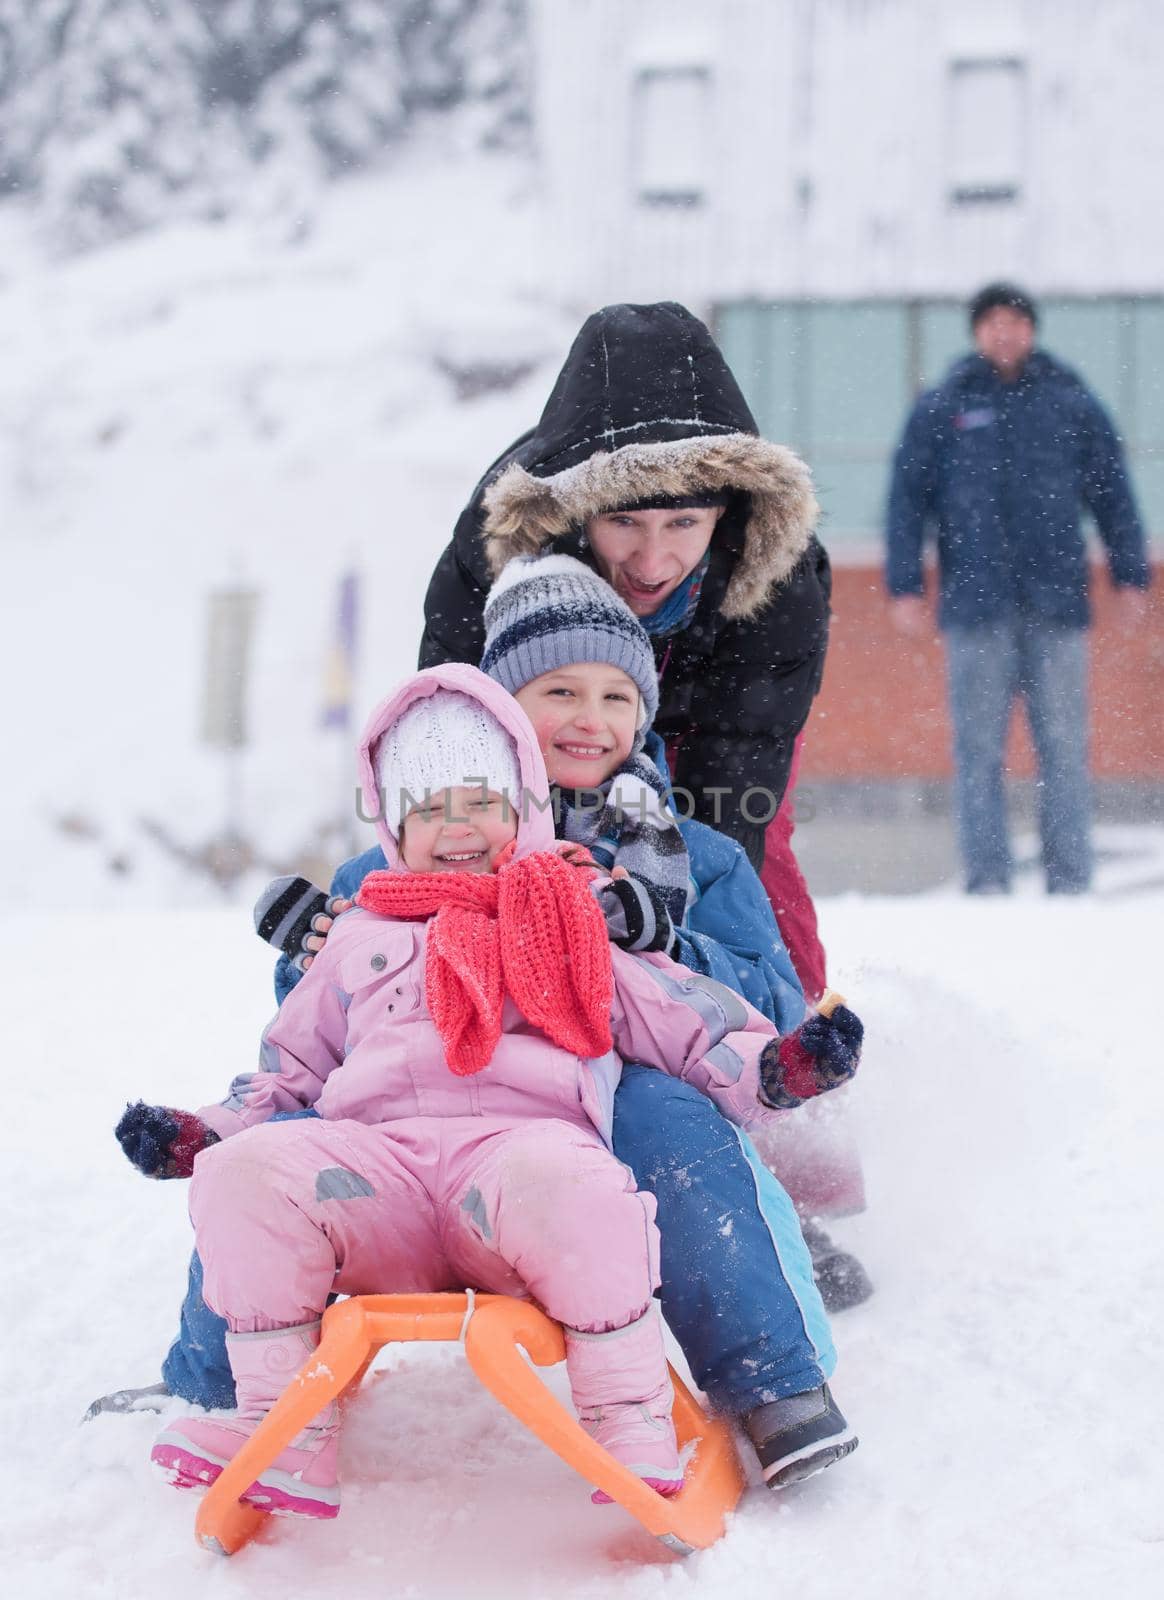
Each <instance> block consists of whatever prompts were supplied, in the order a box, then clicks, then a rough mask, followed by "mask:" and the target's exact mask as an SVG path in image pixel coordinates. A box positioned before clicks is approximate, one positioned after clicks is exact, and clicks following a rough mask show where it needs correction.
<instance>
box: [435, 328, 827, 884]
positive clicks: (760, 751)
mask: <svg viewBox="0 0 1164 1600" xmlns="http://www.w3.org/2000/svg"><path fill="white" fill-rule="evenodd" d="M724 489H727V490H729V491H731V494H730V499H729V504H728V507H727V510H726V511H725V512H724V514H723V516H722V517H721V518H720V521H719V523H718V525H717V527H716V532H715V535H714V538H713V540H712V544H711V552H710V554H711V560H710V565H709V567H708V571H707V575H706V577H705V579H704V582H703V587H702V591H701V594H700V599H699V605H698V607H697V609H696V612H695V615H694V617H693V618H692V620H691V622H690V623H689V624H688V625H687V627H686V628H684V629H683V630H681V631H680V632H677V633H674V634H671V635H670V636H668V637H665V638H658V639H655V640H654V645H655V658H656V662H657V663H658V666H659V712H658V715H657V716H656V718H655V727H656V728H657V729H658V731H659V732H660V733H661V734H662V736H663V738H664V739H665V740H667V742H668V744H669V745H670V746H671V747H672V768H673V776H674V782H675V787H676V790H677V791H679V794H678V797H677V805H678V806H679V807H680V809H685V808H686V807H687V806H689V805H690V806H691V808H692V814H693V815H694V816H696V817H698V818H699V819H700V820H701V821H703V822H707V823H710V824H711V825H712V826H713V827H717V828H719V829H720V830H721V831H722V832H724V833H727V834H729V835H730V836H732V837H733V838H735V839H737V840H739V842H740V843H741V844H742V845H743V846H744V848H745V849H746V850H747V852H748V855H749V858H750V859H751V861H752V863H753V865H754V866H756V867H757V868H758V867H759V864H760V861H761V860H762V857H763V836H764V826H765V822H766V820H767V819H768V818H769V817H770V815H771V814H772V813H773V812H774V810H775V807H776V805H777V804H778V803H779V801H780V800H781V799H782V797H783V795H784V791H785V788H786V787H787V784H788V774H789V769H790V766H791V762H792V747H793V742H794V740H795V738H796V735H797V734H798V733H799V732H800V730H801V728H802V727H803V726H804V723H805V721H806V719H807V717H808V713H809V708H810V707H811V704H812V700H813V696H814V695H815V694H816V692H817V689H818V688H819V686H820V680H821V673H822V671H823V667H824V656H825V648H826V644H827V639H828V598H829V589H830V573H829V564H828V557H827V556H826V554H825V552H824V550H823V548H822V547H821V545H820V544H819V543H818V542H817V541H816V540H815V539H814V538H813V536H812V528H813V525H814V522H815V519H816V515H817V507H816V501H815V499H814V497H813V493H812V486H811V481H810V479H809V475H808V469H807V468H806V467H805V465H804V463H803V462H802V461H800V460H799V458H798V457H797V456H795V455H794V454H793V453H792V452H791V451H789V450H786V449H785V448H783V447H782V446H780V445H775V444H771V443H769V442H768V441H767V440H764V439H761V438H759V437H758V435H757V432H756V424H755V422H754V420H753V418H752V414H751V412H750V411H749V409H748V406H747V403H746V402H745V400H744V398H743V396H742V394H741V393H740V391H739V388H738V386H737V384H736V382H735V379H734V378H733V377H732V374H731V372H730V371H729V370H728V367H727V365H726V363H725V362H724V360H723V357H722V355H721V354H720V352H719V349H718V348H717V346H716V345H715V343H714V341H713V340H712V338H711V335H710V334H709V333H708V331H707V329H706V328H705V327H704V326H703V324H702V323H701V322H699V321H698V320H697V319H696V318H695V317H693V316H692V315H691V313H690V312H689V311H686V310H685V309H684V308H683V307H682V306H678V305H672V304H663V305H653V306H608V307H607V308H606V309H605V310H603V311H599V312H596V313H595V315H594V316H592V317H591V318H589V320H588V321H587V322H586V323H585V324H584V326H583V328H582V330H581V332H580V333H579V335H578V337H577V339H576V340H575V342H574V345H573V348H572V349H571V351H570V354H569V356H568V357H567V360H566V364H565V366H564V367H563V369H562V372H561V374H560V376H559V378H558V380H557V383H556V384H555V385H554V389H553V392H552V393H551V395H550V398H549V401H548V402H547V404H546V408H545V411H544V412H543V414H542V418H541V421H540V422H539V423H538V426H537V427H536V428H535V429H533V430H531V432H529V433H527V434H525V435H523V436H522V438H520V439H519V440H518V441H517V442H516V443H515V444H514V445H512V446H511V447H510V449H509V450H507V451H506V452H505V454H504V455H503V456H501V457H500V459H499V460H498V461H496V462H494V464H493V466H492V467H490V469H489V471H488V472H487V473H486V474H485V477H484V478H483V479H482V480H481V482H480V483H479V484H478V486H477V488H476V490H475V491H474V494H473V497H472V499H471V500H470V502H469V504H468V505H467V506H466V508H465V510H464V511H463V512H462V513H461V516H460V518H459V519H458V522H457V526H456V530H455V532H454V535H453V539H452V542H451V544H450V545H449V546H448V548H447V549H446V550H445V552H444V554H443V555H442V556H441V558H440V561H439V562H438V564H437V567H436V570H435V572H434V573H433V576H432V580H431V582H430V584H429V589H428V594H427V596H426V599H425V631H424V637H423V640H422V642H421V648H420V665H421V666H422V667H427V666H433V665H435V664H437V663H438V662H442V661H472V662H476V661H478V660H480V657H481V653H482V651H483V649H484V629H483V626H482V621H481V613H482V610H483V608H484V604H485V596H486V594H487V592H488V589H489V586H490V584H491V583H492V581H493V579H494V578H495V577H496V576H497V574H498V573H499V572H500V570H501V568H502V567H503V566H504V565H505V563H506V561H508V560H509V559H511V558H512V557H513V556H516V555H522V554H529V553H534V552H537V551H540V550H546V549H553V550H556V551H560V552H564V553H566V554H569V555H574V556H577V557H578V558H579V559H580V560H583V561H586V562H588V563H589V564H590V565H591V566H593V565H594V560H593V557H592V555H591V553H590V551H589V549H588V547H587V546H586V544H585V541H584V540H583V539H582V529H583V525H584V523H585V522H586V521H587V520H588V519H589V518H590V517H593V516H595V515H597V514H598V513H600V512H602V511H608V510H611V509H613V508H614V507H616V506H622V505H627V504H631V503H634V502H636V501H645V500H649V499H650V498H651V497H652V496H668V497H674V496H682V495H683V494H693V493H707V492H718V491H722V490H724ZM682 791H687V792H688V793H689V794H690V795H691V797H692V799H691V800H690V801H688V800H687V798H686V796H685V795H684V794H683V793H682ZM749 791H753V792H749Z"/></svg>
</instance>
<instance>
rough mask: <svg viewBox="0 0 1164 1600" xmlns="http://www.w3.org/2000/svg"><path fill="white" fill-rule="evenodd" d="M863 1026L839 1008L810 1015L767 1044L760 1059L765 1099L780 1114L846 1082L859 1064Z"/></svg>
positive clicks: (835, 1007)
mask: <svg viewBox="0 0 1164 1600" xmlns="http://www.w3.org/2000/svg"><path fill="white" fill-rule="evenodd" d="M864 1037H865V1027H864V1024H863V1023H862V1021H861V1019H860V1017H858V1016H857V1015H856V1014H855V1013H854V1012H852V1011H850V1010H849V1008H848V1006H846V1005H844V1004H843V1003H836V1004H834V1005H833V1006H832V1007H831V1008H830V1010H829V1011H828V1012H825V1011H818V1012H814V1013H813V1015H812V1016H811V1017H807V1018H806V1019H805V1020H804V1021H803V1022H802V1023H801V1024H800V1026H799V1028H797V1029H796V1030H795V1031H794V1032H792V1033H790V1034H787V1035H786V1036H785V1037H784V1038H783V1039H773V1040H772V1042H771V1044H768V1045H765V1047H764V1052H763V1054H762V1055H761V1057H760V1089H761V1093H762V1095H763V1098H764V1099H765V1100H766V1101H767V1103H768V1104H769V1105H770V1106H774V1107H775V1108H776V1109H777V1110H778V1111H793V1110H795V1108H796V1107H797V1106H799V1105H803V1104H804V1102H805V1101H806V1100H812V1099H814V1098H815V1097H816V1096H817V1095H819V1094H827V1093H828V1091H829V1090H830V1089H835V1088H837V1087H838V1085H839V1084H842V1083H847V1082H848V1080H849V1079H850V1078H851V1077H852V1076H853V1074H854V1073H855V1072H856V1070H857V1063H858V1062H859V1061H860V1059H861V1042H862V1040H863V1039H864Z"/></svg>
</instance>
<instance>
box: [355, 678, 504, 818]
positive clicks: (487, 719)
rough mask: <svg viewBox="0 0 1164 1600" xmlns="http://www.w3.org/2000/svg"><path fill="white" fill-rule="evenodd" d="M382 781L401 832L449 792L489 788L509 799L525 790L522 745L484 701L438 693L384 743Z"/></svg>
mask: <svg viewBox="0 0 1164 1600" xmlns="http://www.w3.org/2000/svg"><path fill="white" fill-rule="evenodd" d="M376 781H377V783H378V784H379V786H380V790H381V793H382V794H383V796H384V799H383V806H384V818H385V820H386V822H387V823H388V826H389V827H390V828H391V829H392V832H393V833H395V834H399V832H400V823H401V819H402V818H403V817H404V815H405V814H406V813H407V812H408V811H409V810H410V809H411V808H412V807H413V806H414V805H423V803H424V802H425V800H426V798H435V796H436V795H438V794H440V793H441V792H442V791H443V790H445V789H459V788H475V787H477V786H478V785H479V784H481V783H482V782H484V785H485V787H486V788H487V789H492V790H494V791H495V792H496V793H499V794H504V795H507V796H508V797H509V801H510V803H511V805H513V806H514V808H515V809H516V808H517V806H518V804H519V797H520V792H521V769H520V767H519V765H518V759H517V746H516V745H515V744H514V742H513V740H512V739H511V738H510V736H509V734H508V733H506V731H505V729H504V728H503V727H502V726H501V724H500V723H499V722H498V721H497V719H496V717H494V716H493V715H492V713H491V712H489V711H487V710H486V709H485V707H484V706H483V705H482V704H481V703H480V701H478V700H474V699H472V698H471V697H470V696H469V695H467V694H460V693H458V691H457V690H455V689H437V690H435V691H434V692H433V693H432V694H430V695H426V696H425V697H424V699H423V700H417V701H415V702H414V703H413V704H412V705H410V706H409V708H408V710H407V711H406V712H405V713H404V714H403V716H402V717H400V719H399V720H398V721H397V722H394V723H393V725H392V727H391V728H389V730H388V732H387V733H386V734H385V735H384V737H383V738H382V739H381V740H380V744H379V748H378V749H377V751H376Z"/></svg>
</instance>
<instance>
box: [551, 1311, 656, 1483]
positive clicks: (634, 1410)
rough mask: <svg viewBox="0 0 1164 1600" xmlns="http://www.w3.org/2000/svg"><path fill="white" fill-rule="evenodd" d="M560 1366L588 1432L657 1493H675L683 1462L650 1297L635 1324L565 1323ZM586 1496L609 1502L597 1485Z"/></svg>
mask: <svg viewBox="0 0 1164 1600" xmlns="http://www.w3.org/2000/svg"><path fill="white" fill-rule="evenodd" d="M566 1370H567V1372H568V1373H569V1374H570V1387H571V1389H572V1390H573V1393H574V1404H575V1406H576V1407H577V1410H578V1420H579V1421H580V1422H581V1424H582V1426H583V1427H584V1428H585V1430H586V1432H587V1433H588V1434H589V1435H590V1437H591V1438H592V1439H593V1440H595V1442H596V1443H598V1444H600V1445H601V1446H602V1447H603V1449H604V1450H609V1451H610V1453H611V1455H612V1456H614V1458H615V1460H616V1461H621V1462H622V1464H623V1466H624V1467H629V1468H630V1470H631V1471H632V1472H634V1473H637V1474H638V1476H639V1477H640V1478H642V1479H643V1481H644V1482H645V1483H647V1484H649V1485H650V1487H651V1488H652V1489H655V1490H657V1491H658V1493H659V1494H665V1495H672V1494H678V1493H679V1490H680V1489H681V1488H682V1487H683V1468H682V1467H681V1466H680V1464H679V1446H678V1444H677V1442H676V1439H675V1424H674V1423H673V1422H672V1421H671V1404H672V1400H673V1398H674V1395H673V1391H672V1388H671V1377H670V1374H669V1373H668V1371H667V1357H666V1354H665V1352H664V1348H663V1330H662V1327H661V1326H660V1323H659V1317H658V1312H657V1310H656V1307H655V1303H654V1301H652V1302H651V1305H650V1308H649V1309H648V1310H647V1312H646V1313H645V1314H644V1315H643V1316H641V1317H640V1318H639V1319H638V1321H637V1322H632V1323H629V1324H628V1325H627V1326H626V1327H625V1328H616V1329H615V1331H614V1332H613V1333H580V1332H579V1331H578V1330H577V1329H576V1328H567V1329H566ZM590 1498H591V1500H593V1502H594V1504H595V1505H596V1506H600V1505H609V1504H610V1496H609V1495H608V1494H606V1493H604V1492H603V1490H601V1489H595V1491H594V1493H593V1494H592V1495H591V1496H590Z"/></svg>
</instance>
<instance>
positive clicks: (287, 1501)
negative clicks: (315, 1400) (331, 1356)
mask: <svg viewBox="0 0 1164 1600" xmlns="http://www.w3.org/2000/svg"><path fill="white" fill-rule="evenodd" d="M318 1343H319V1323H318V1322H307V1323H303V1324H302V1325H301V1326H299V1327H296V1328H275V1329H274V1330H272V1331H271V1332H270V1333H231V1334H227V1338H226V1348H227V1352H228V1354H229V1356H230V1366H231V1371H232V1372H233V1373H234V1379H235V1387H236V1389H237V1392H238V1407H237V1410H236V1411H235V1413H234V1415H233V1416H227V1417H201V1416H193V1417H180V1418H179V1419H178V1421H177V1422H171V1423H170V1424H169V1426H168V1427H166V1428H164V1429H163V1430H162V1432H161V1433H159V1434H158V1437H157V1438H156V1440H155V1441H154V1447H153V1449H152V1450H151V1451H150V1460H151V1461H153V1462H155V1463H156V1465H158V1466H160V1467H162V1468H163V1469H164V1471H165V1472H166V1474H167V1476H168V1477H169V1479H170V1482H171V1483H172V1484H173V1485H174V1487H175V1488H178V1489H206V1488H209V1486H210V1485H211V1484H212V1483H213V1482H214V1480H215V1479H216V1478H217V1477H218V1475H219V1473H220V1472H221V1471H222V1469H223V1467H224V1466H225V1465H226V1463H227V1462H228V1461H229V1460H231V1458H232V1457H233V1456H235V1455H237V1454H238V1452H239V1450H240V1449H241V1448H242V1446H243V1444H244V1443H245V1442H246V1440H247V1439H249V1438H250V1436H251V1434H252V1433H254V1431H255V1429H256V1428H257V1427H258V1425H259V1423H260V1422H261V1421H262V1420H263V1418H264V1417H265V1416H266V1415H267V1412H268V1411H270V1409H271V1407H272V1406H273V1405H274V1403H275V1401H276V1400H277V1399H278V1398H279V1396H280V1395H281V1394H282V1393H283V1390H284V1389H285V1388H286V1387H287V1385H288V1383H290V1381H291V1379H292V1378H293V1377H294V1375H295V1374H296V1373H297V1372H298V1371H299V1368H300V1367H301V1366H302V1365H303V1363H304V1361H305V1360H306V1359H307V1357H308V1356H309V1355H310V1354H311V1352H312V1351H313V1350H314V1349H315V1347H316V1346H317V1345H318ZM338 1432H339V1422H338V1413H337V1408H336V1406H335V1403H334V1402H333V1403H332V1404H331V1405H330V1406H328V1408H327V1410H326V1411H324V1412H323V1414H322V1415H321V1416H320V1417H318V1418H317V1419H316V1421H315V1422H313V1423H312V1424H311V1425H310V1426H309V1427H306V1428H304V1430H303V1432H302V1433H300V1434H299V1435H298V1436H297V1437H296V1438H294V1439H293V1440H292V1441H291V1443H290V1444H289V1445H288V1446H287V1448H286V1449H285V1450H284V1451H282V1453H281V1454H280V1455H278V1456H276V1457H275V1459H274V1461H273V1462H272V1463H271V1465H270V1466H269V1467H267V1468H266V1469H265V1470H264V1471H263V1472H261V1473H260V1474H259V1476H258V1478H257V1479H256V1480H255V1482H254V1483H252V1484H251V1486H250V1488H249V1489H248V1490H247V1491H246V1493H245V1494H244V1495H242V1497H241V1498H242V1499H243V1500H247V1501H249V1502H250V1503H251V1504H252V1505H255V1506H261V1507H262V1508H263V1510H264V1511H272V1512H275V1513H277V1514H282V1515H285V1516H296V1517H334V1516H337V1515H338V1514H339V1503H340V1494H339V1482H338V1479H337V1472H336V1456H337V1436H338Z"/></svg>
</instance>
